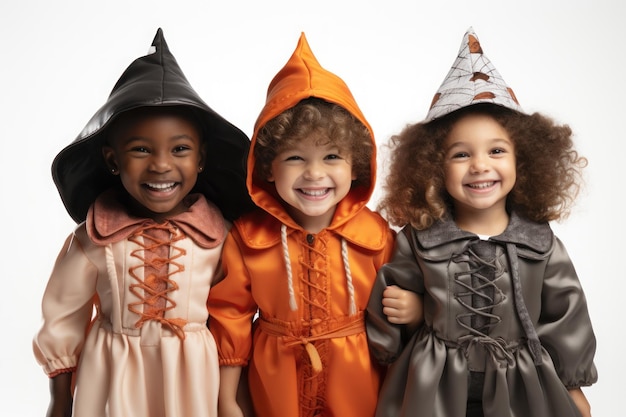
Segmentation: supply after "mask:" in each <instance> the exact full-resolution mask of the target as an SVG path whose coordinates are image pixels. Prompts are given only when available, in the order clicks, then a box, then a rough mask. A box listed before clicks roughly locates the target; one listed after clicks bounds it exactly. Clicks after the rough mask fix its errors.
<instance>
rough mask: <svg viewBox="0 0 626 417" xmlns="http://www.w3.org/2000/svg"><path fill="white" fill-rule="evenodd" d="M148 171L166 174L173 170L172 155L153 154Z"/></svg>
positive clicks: (163, 153) (166, 153)
mask: <svg viewBox="0 0 626 417" xmlns="http://www.w3.org/2000/svg"><path fill="white" fill-rule="evenodd" d="M148 169H149V170H150V171H152V172H157V173H164V172H168V171H170V170H171V169H172V161H171V155H170V154H169V152H159V153H154V154H152V156H151V158H150V164H149V166H148Z"/></svg>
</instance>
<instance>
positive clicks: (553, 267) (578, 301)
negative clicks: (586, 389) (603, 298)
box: [537, 239, 598, 388]
mask: <svg viewBox="0 0 626 417" xmlns="http://www.w3.org/2000/svg"><path fill="white" fill-rule="evenodd" d="M541 298H542V300H541V309H542V312H541V316H540V319H539V323H538V325H537V334H538V336H539V339H540V340H541V344H542V345H543V346H544V347H545V348H546V350H547V351H548V352H549V353H550V356H551V357H552V360H553V362H554V366H555V368H556V371H557V373H558V375H559V377H560V378H561V381H562V382H563V384H564V385H565V386H566V387H567V388H578V387H580V386H587V385H591V384H593V383H594V382H596V380H597V378H598V375H597V370H596V367H595V365H594V363H593V357H594V354H595V350H596V338H595V335H594V333H593V329H592V325H591V320H590V318H589V313H588V311H587V301H586V298H585V294H584V293H583V289H582V287H581V285H580V281H579V280H578V276H577V274H576V271H575V269H574V265H573V264H572V261H571V260H570V258H569V256H568V254H567V251H566V249H565V247H564V246H563V244H562V242H561V241H560V240H559V239H556V242H555V248H554V251H553V253H552V254H551V257H550V260H549V263H548V266H547V268H546V272H545V277H544V283H543V289H542V297H541Z"/></svg>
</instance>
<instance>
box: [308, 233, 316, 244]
mask: <svg viewBox="0 0 626 417" xmlns="http://www.w3.org/2000/svg"><path fill="white" fill-rule="evenodd" d="M306 241H307V243H308V244H309V245H312V244H313V242H315V236H314V235H312V234H311V233H309V234H308V235H306Z"/></svg>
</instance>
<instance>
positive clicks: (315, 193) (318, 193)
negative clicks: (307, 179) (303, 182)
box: [300, 189, 328, 197]
mask: <svg viewBox="0 0 626 417" xmlns="http://www.w3.org/2000/svg"><path fill="white" fill-rule="evenodd" d="M300 191H302V194H306V195H310V196H312V197H319V196H322V195H324V194H326V193H327V192H328V189H323V190H305V189H301V190H300Z"/></svg>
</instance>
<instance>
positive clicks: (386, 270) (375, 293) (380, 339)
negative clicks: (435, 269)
mask: <svg viewBox="0 0 626 417" xmlns="http://www.w3.org/2000/svg"><path fill="white" fill-rule="evenodd" d="M409 230H410V229H407V228H405V230H403V231H402V232H401V233H398V236H397V238H396V242H395V248H394V254H393V256H392V258H391V260H390V262H389V263H387V264H385V265H383V267H382V268H381V269H380V270H379V271H378V274H377V276H376V281H375V283H374V287H373V289H372V292H371V295H370V299H369V303H368V306H367V315H366V322H365V324H366V330H367V339H368V343H369V347H370V351H371V353H372V355H373V356H374V358H376V360H377V361H378V362H380V363H382V364H389V363H391V362H393V361H395V360H396V358H397V357H398V356H399V355H400V353H401V352H402V350H403V349H404V346H405V343H406V342H407V340H406V337H407V335H406V334H405V332H404V330H405V328H406V326H405V325H398V324H393V323H390V322H389V320H387V316H386V315H385V314H384V313H383V305H382V298H383V291H384V290H385V288H387V286H389V285H397V286H398V287H400V288H402V289H405V290H408V291H413V292H415V293H417V294H419V295H423V294H424V281H423V277H422V273H421V269H420V267H419V265H418V263H417V260H416V259H415V256H414V254H413V251H412V249H411V245H410V244H409V238H410V236H409V237H407V234H408V235H410V231H409Z"/></svg>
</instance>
